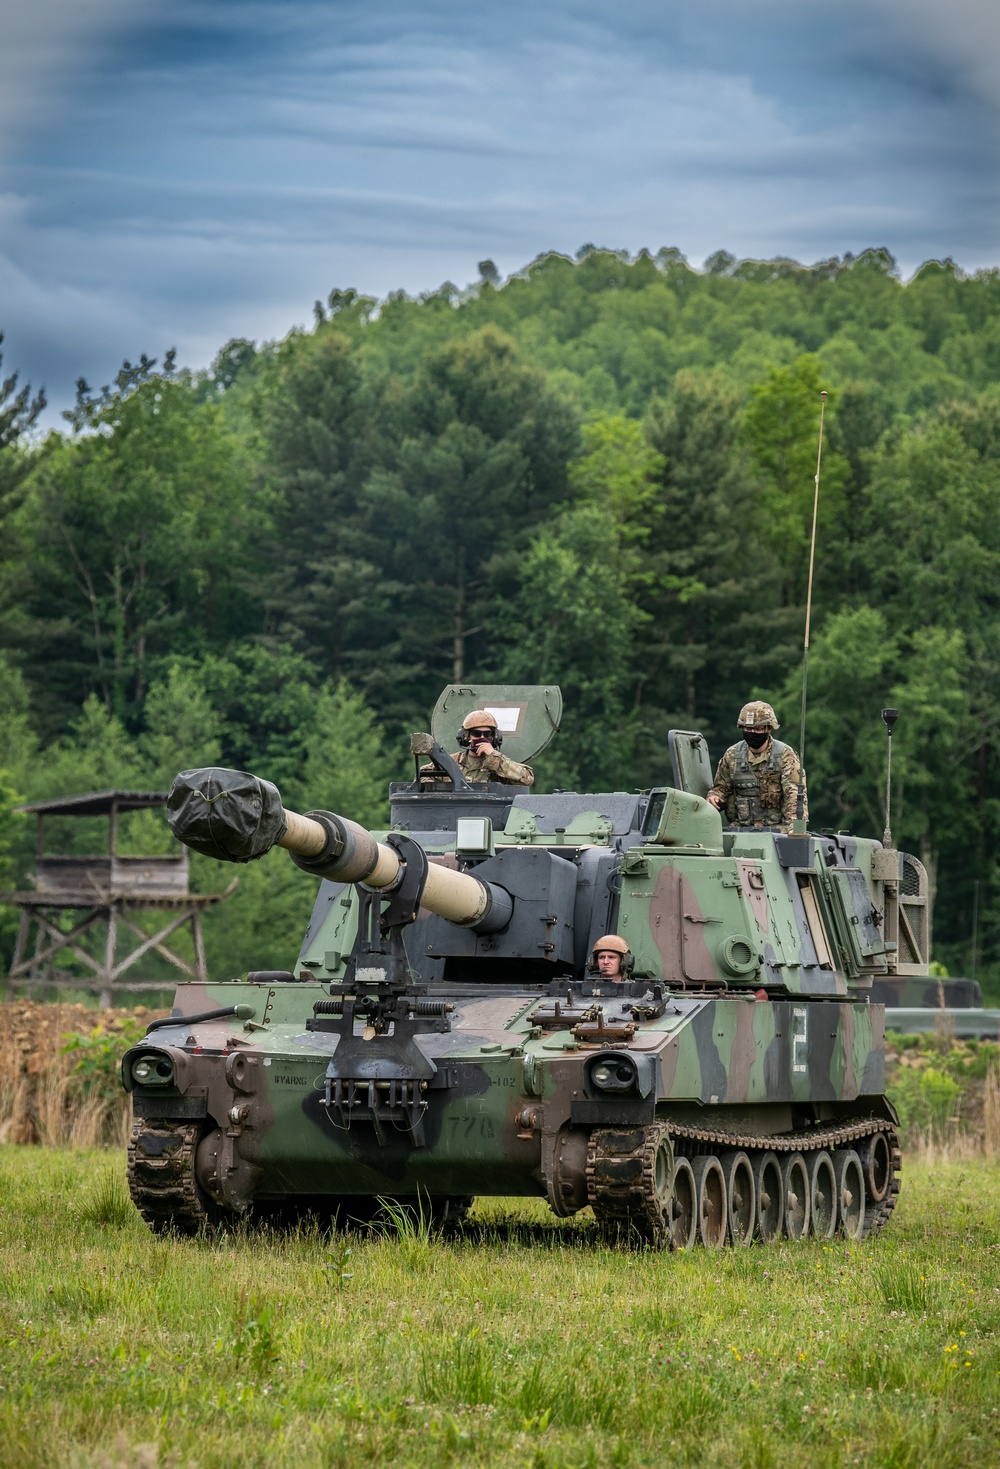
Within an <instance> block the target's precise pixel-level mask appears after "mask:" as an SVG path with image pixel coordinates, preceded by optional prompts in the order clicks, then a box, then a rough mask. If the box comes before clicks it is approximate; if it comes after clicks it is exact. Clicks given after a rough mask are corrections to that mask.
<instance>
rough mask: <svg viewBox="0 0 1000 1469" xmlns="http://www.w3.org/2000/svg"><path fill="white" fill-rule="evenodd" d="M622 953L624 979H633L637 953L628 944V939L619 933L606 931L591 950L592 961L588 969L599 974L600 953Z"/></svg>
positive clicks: (622, 975) (622, 974)
mask: <svg viewBox="0 0 1000 1469" xmlns="http://www.w3.org/2000/svg"><path fill="white" fill-rule="evenodd" d="M602 952H603V953H609V952H610V953H612V954H621V956H622V972H621V977H622V979H631V978H632V970H633V969H634V968H635V955H634V954H633V953H632V950H631V949H630V948H629V946H628V942H627V940H626V939H623V938H622V936H621V934H619V933H606V934H604V935H603V937H602V938H599V939H598V940H597V942H596V943H595V944H594V947H593V948H592V949H591V951H590V963H589V964H588V965H587V969H588V971H589V972H590V973H591V974H597V973H598V968H597V956H598V954H600V953H602Z"/></svg>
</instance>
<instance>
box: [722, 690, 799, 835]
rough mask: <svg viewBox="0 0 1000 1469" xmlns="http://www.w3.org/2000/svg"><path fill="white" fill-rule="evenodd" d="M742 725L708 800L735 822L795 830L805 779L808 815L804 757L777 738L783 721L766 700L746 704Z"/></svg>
mask: <svg viewBox="0 0 1000 1469" xmlns="http://www.w3.org/2000/svg"><path fill="white" fill-rule="evenodd" d="M737 725H738V728H739V731H740V733H741V734H742V736H743V738H742V739H741V740H738V741H737V742H736V744H735V745H730V746H729V749H728V750H727V751H726V753H725V754H724V755H723V757H722V759H721V760H720V761H719V768H718V769H717V770H716V772H715V784H714V785H713V787H712V789H711V790H710V791H709V793H708V799H709V801H711V803H712V805H713V806H715V807H717V808H718V809H719V810H720V811H723V812H724V813H725V816H726V821H727V823H728V825H730V826H735V827H742V828H744V829H751V830H752V829H753V828H760V827H766V826H777V827H783V828H784V830H785V831H789V832H790V831H791V830H792V822H793V821H794V820H795V818H796V815H797V814H798V810H797V808H798V798H799V782H800V780H801V783H802V816H803V818H804V819H808V816H809V807H808V804H807V801H806V793H805V781H806V778H805V773H804V771H802V768H801V766H800V765H799V757H798V756H797V755H796V753H795V751H794V750H793V749H792V747H791V746H790V745H784V744H782V742H781V741H780V740H776V739H775V738H774V736H773V734H772V730H776V729H778V728H779V725H778V721H777V719H776V717H775V713H774V710H773V709H772V708H771V706H770V704H765V703H764V702H763V700H761V699H757V700H755V701H754V702H753V703H750V704H744V706H743V708H742V709H741V710H740V717H739V720H738V721H737Z"/></svg>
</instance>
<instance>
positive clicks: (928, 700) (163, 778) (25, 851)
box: [0, 247, 1000, 976]
mask: <svg viewBox="0 0 1000 1469" xmlns="http://www.w3.org/2000/svg"><path fill="white" fill-rule="evenodd" d="M480 274H481V279H480V281H479V282H478V283H477V284H476V285H475V286H474V287H472V288H470V289H467V290H459V289H457V288H455V287H453V286H451V285H448V284H446V285H445V286H443V287H442V288H441V289H440V291H438V292H435V293H433V294H431V295H428V296H426V297H424V298H421V299H419V300H413V299H409V298H407V297H405V296H403V295H395V296H390V297H389V298H388V300H386V301H383V302H376V301H374V300H371V299H367V298H363V297H358V296H357V295H356V294H355V293H354V292H353V291H334V292H332V293H331V295H330V298H329V300H328V301H327V302H326V303H317V306H316V313H315V318H316V319H315V324H314V326H313V328H312V329H311V330H308V331H294V332H292V333H291V334H290V335H289V336H288V337H287V338H286V339H285V340H284V341H282V342H279V343H272V344H267V345H263V346H256V345H255V344H253V343H250V342H246V341H235V342H230V343H229V344H228V345H227V346H226V347H225V348H223V350H222V351H221V352H220V354H219V356H218V358H217V360H216V362H215V364H214V365H213V368H212V369H211V371H210V372H209V373H207V374H192V373H189V372H186V371H184V370H180V369H178V368H177V367H176V366H175V365H174V363H173V360H172V358H170V356H169V354H168V357H167V358H166V359H165V360H163V361H162V362H161V363H160V364H159V365H157V364H155V363H150V362H148V361H145V360H144V361H143V362H142V363H140V364H139V366H138V367H128V366H127V365H126V367H125V368H124V369H123V371H122V373H121V374H120V375H119V378H118V380H117V382H116V383H115V384H114V385H112V386H111V387H109V388H106V389H103V390H100V391H92V390H91V389H90V388H88V387H87V385H86V384H81V387H80V392H79V397H78V402H77V406H76V410H75V412H74V413H73V415H72V421H71V422H70V423H69V424H67V427H66V430H65V432H64V433H62V434H50V435H49V436H48V437H47V438H46V439H44V441H41V442H40V441H38V440H37V437H35V436H33V435H32V433H31V432H30V426H31V423H32V420H33V417H34V416H35V413H36V409H37V401H34V402H33V400H32V399H31V397H30V395H28V394H24V393H22V394H21V395H20V396H18V392H17V388H16V385H15V384H13V383H12V382H10V381H8V382H7V383H6V384H5V385H4V394H3V399H2V402H0V491H2V505H3V536H2V542H0V557H2V570H0V648H2V650H3V664H2V668H0V680H2V697H3V703H4V706H5V711H6V717H5V719H4V722H3V726H2V730H0V767H2V771H3V773H2V777H0V779H2V782H3V790H2V792H0V796H2V823H0V843H2V844H3V847H4V850H5V852H6V858H5V861H6V873H5V874H4V876H3V880H4V882H6V883H9V882H14V881H20V880H21V879H22V874H23V872H24V871H26V870H30V866H31V834H30V833H27V832H25V831H24V829H23V822H22V821H21V820H20V819H19V818H17V817H16V816H12V815H11V814H10V809H9V808H10V805H11V804H12V802H13V801H14V799H15V798H16V797H18V796H20V797H30V798H37V797H40V796H45V795H50V794H55V793H59V792H64V791H73V790H84V789H88V788H94V787H98V786H103V785H108V784H117V783H125V784H143V785H145V784H147V783H152V784H154V785H164V784H165V783H166V782H168V781H169V779H170V777H171V775H172V774H173V772H174V771H175V770H176V769H177V768H178V767H179V766H180V765H182V764H185V763H194V762H203V761H215V760H219V761H222V762H225V763H229V764H234V765H239V766H243V767H249V768H252V769H257V770H259V771H260V772H261V773H262V774H266V775H268V776H270V777H272V778H273V779H275V780H276V781H277V782H278V783H279V785H280V786H281V788H282V791H283V792H284V793H285V794H286V796H287V798H288V800H289V802H290V803H294V802H299V801H302V802H306V803H308V804H309V805H320V806H326V807H331V808H334V809H336V808H338V807H339V808H342V809H344V810H345V811H347V812H348V813H349V814H351V815H353V816H355V817H358V818H359V819H361V820H366V821H373V822H374V821H377V820H378V819H379V818H380V814H381V813H382V812H383V811H384V791H385V784H386V781H387V780H388V779H389V778H390V776H392V775H400V776H402V775H405V774H406V772H407V770H408V768H409V759H408V756H407V754H406V749H407V745H406V736H407V733H408V731H409V730H410V729H414V728H423V727H426V724H427V720H428V713H429V710H430V707H431V705H432V704H433V702H434V699H435V697H436V695H437V693H438V692H439V690H440V688H441V687H442V685H443V684H444V683H446V682H448V681H449V680H451V679H453V678H468V679H476V680H484V679H491V680H492V679H495V678H502V677H511V678H517V679H523V680H547V681H548V680H551V681H558V682H559V683H560V684H561V685H562V687H563V692H564V696H565V707H566V713H565V721H564V729H563V732H562V734H561V735H560V736H559V737H558V739H557V740H556V741H555V742H554V744H553V745H552V746H551V747H550V749H549V751H548V752H547V753H546V754H545V755H544V756H543V757H542V758H541V760H540V761H539V766H538V776H539V781H540V784H542V786H543V788H544V787H546V786H549V787H551V786H571V785H576V784H577V783H582V784H584V785H586V786H589V787H591V788H597V789H601V788H604V789H607V788H608V787H611V788H631V787H634V786H648V785H650V784H652V783H654V782H656V783H660V782H663V781H664V780H666V779H668V778H669V760H668V757H667V754H666V736H667V730H668V728H669V727H670V726H671V725H680V726H682V727H684V728H700V729H704V730H705V731H706V733H707V734H708V736H709V739H710V743H711V746H712V750H713V754H714V755H716V756H717V755H718V754H720V753H721V751H722V749H723V748H724V746H725V745H726V744H727V743H728V742H729V741H730V739H731V738H733V737H734V732H733V726H734V722H735V717H736V713H737V711H738V709H739V707H740V705H741V704H742V703H743V702H744V700H745V699H746V698H748V697H749V696H751V694H754V693H761V694H765V695H766V696H767V697H769V698H772V699H773V701H774V702H775V704H776V705H777V708H778V713H779V717H780V718H781V719H782V722H783V727H784V729H783V732H784V734H785V735H786V736H787V737H788V738H789V739H790V740H791V741H792V742H793V743H795V742H797V739H798V701H799V687H800V677H801V646H802V629H803V616H804V599H805V590H806V574H807V563H808V535H809V517H810V513H811V506H812V492H813V474H814V471H815V456H816V438H817V429H818V421H819V394H820V390H821V388H824V389H826V390H827V391H828V393H829V397H828V400H827V410H826V427H827V438H826V446H825V451H824V460H823V478H822V500H821V508H820V525H819V541H818V553H817V572H816V590H815V622H814V641H813V649H812V653H811V657H810V720H809V735H808V751H807V755H808V758H807V766H808V773H809V782H810V798H811V806H812V813H813V820H814V824H815V825H816V826H818V827H819V826H829V827H841V828H845V829H849V830H856V831H858V832H862V833H866V834H869V835H881V830H882V812H881V799H882V789H883V784H884V749H883V746H884V731H883V727H882V725H881V722H880V720H879V710H880V708H881V707H882V705H883V704H895V705H898V706H899V708H900V710H901V718H900V722H899V725H898V727H897V735H896V753H895V758H894V767H893V768H894V775H895V777H896V779H895V782H894V785H895V791H894V800H895V807H894V821H893V826H894V831H895V834H896V837H897V839H898V840H899V841H900V842H902V843H903V844H904V845H906V846H908V847H909V848H910V849H911V850H913V851H916V852H918V853H919V854H920V855H921V856H922V858H923V860H924V861H925V862H926V863H927V864H928V866H929V868H930V870H931V872H932V875H933V878H934V880H935V882H936V885H937V903H936V927H935V954H936V957H937V958H939V959H940V960H942V961H943V962H944V963H945V964H947V965H948V966H949V967H950V968H951V970H952V972H955V973H960V972H966V973H967V972H968V970H969V966H970V963H971V958H972V955H971V915H972V905H973V894H974V883H975V882H976V881H977V880H978V882H979V884H980V887H979V908H980V975H981V976H982V975H983V971H984V969H985V971H986V972H987V974H997V975H1000V873H998V849H1000V780H998V769H1000V761H998V754H1000V751H998V743H1000V677H998V672H1000V599H998V592H1000V576H998V570H1000V567H998V558H1000V387H998V380H1000V272H998V271H989V272H980V273H978V274H976V275H975V276H968V277H967V276H965V275H963V273H962V272H961V271H960V270H959V269H958V268H957V267H955V266H954V265H952V264H951V262H945V263H944V264H940V263H930V264H928V265H925V266H924V267H923V268H922V269H921V270H920V271H919V272H918V273H917V275H916V276H915V278H914V279H913V280H912V281H910V282H909V283H908V284H905V285H904V284H902V283H901V281H900V280H899V279H898V277H897V275H896V273H895V269H894V264H893V261H892V259H891V258H890V257H889V256H888V255H887V254H886V253H885V252H883V251H870V252H867V253H865V254H864V255H862V256H860V257H858V258H852V257H847V258H845V259H844V260H833V261H829V262H825V263H824V264H822V265H819V266H815V267H812V268H804V267H801V266H799V265H797V264H795V263H794V262H790V261H776V262H767V263H760V262H752V261H742V262H737V261H735V260H734V259H733V258H732V257H731V256H728V255H726V254H724V253H720V254H718V255H716V256H714V257H713V258H712V259H711V260H710V261H708V262H707V263H706V267H705V269H704V270H703V271H701V272H699V271H696V270H693V269H691V268H690V267H689V266H688V265H687V264H686V263H685V262H684V260H683V259H682V258H681V257H680V256H679V255H678V254H677V253H676V252H673V251H661V252H660V254H659V255H658V256H656V257H651V256H650V255H648V254H646V253H643V254H641V255H640V256H638V257H637V258H635V259H631V258H629V257H628V256H627V255H626V254H624V253H621V254H619V253H616V252H613V251H608V250H596V249H593V248H592V247H586V248H585V249H584V250H582V251H581V252H580V255H579V257H578V259H577V260H576V261H571V260H568V259H566V258H564V257H561V256H555V255H548V256H543V257H540V258H539V259H538V260H536V261H535V262H534V263H533V264H532V265H531V266H529V267H528V268H526V269H525V270H524V271H523V272H522V273H521V274H519V275H518V276H516V277H514V278H512V279H510V280H509V281H507V282H506V283H501V282H500V281H499V279H498V277H497V273H496V271H495V269H494V267H493V266H492V264H491V262H489V261H486V262H484V263H483V265H482V266H481V267H480ZM11 365H12V364H8V367H10V366H11ZM13 366H16V364H13ZM148 820H149V818H146V821H147V822H148ZM152 839H153V838H152V836H151V835H150V831H149V829H148V827H144V826H143V824H142V823H139V822H138V821H137V822H136V829H135V831H134V832H132V833H131V834H130V836H129V840H131V841H133V842H134V843H135V844H136V845H137V846H141V845H142V844H143V843H148V842H149V841H150V840H152ZM80 840H85V834H84V835H82V836H81V837H80ZM196 875H197V880H198V882H199V883H200V884H201V885H202V886H203V887H205V888H213V887H217V886H222V885H223V880H224V879H225V880H228V877H229V873H225V874H223V873H221V872H219V871H218V870H217V869H213V868H212V867H211V865H210V864H208V863H204V864H199V865H197V869H196ZM311 889H312V884H311V883H310V882H309V880H307V879H305V878H304V877H303V876H302V875H301V874H299V873H297V872H294V871H291V870H286V866H285V864H284V863H283V862H282V860H281V859H280V856H279V857H278V858H275V859H273V860H272V859H266V860H265V862H264V863H262V864H258V865H257V866H255V867H254V868H253V869H244V870H243V871H242V877H241V887H240V890H239V893H238V895H237V896H236V897H235V898H234V899H233V900H232V901H231V902H230V903H228V904H227V905H226V906H225V908H224V909H222V910H220V911H219V912H218V913H215V914H213V915H212V917H211V919H210V920H209V923H208V928H209V960H210V964H211V965H212V966H213V967H214V969H215V972H216V973H218V974H224V973H227V972H237V971H239V970H240V969H243V968H246V967H247V965H248V964H253V965H255V966H257V965H261V966H264V965H268V964H276V965H277V964H281V965H284V964H287V963H288V962H290V960H291V959H292V958H293V957H294V953H295V949H296V944H297V937H298V931H299V929H300V927H301V924H302V922H303V921H304V916H305V913H306V912H307V911H308V907H309V903H310V899H311ZM7 911H8V912H9V910H7ZM10 931H11V924H10V921H9V920H8V921H7V927H6V929H5V930H4V934H3V935H0V937H4V935H5V936H6V937H5V938H4V941H5V942H8V943H9V938H10Z"/></svg>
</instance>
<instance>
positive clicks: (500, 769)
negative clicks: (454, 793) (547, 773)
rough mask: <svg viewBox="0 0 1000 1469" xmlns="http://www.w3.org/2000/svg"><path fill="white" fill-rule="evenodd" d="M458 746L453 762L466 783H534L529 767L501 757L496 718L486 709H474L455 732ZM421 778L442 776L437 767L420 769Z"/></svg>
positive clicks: (426, 766) (510, 784) (501, 740)
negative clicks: (459, 746) (471, 781)
mask: <svg viewBox="0 0 1000 1469" xmlns="http://www.w3.org/2000/svg"><path fill="white" fill-rule="evenodd" d="M458 743H459V744H460V745H461V746H462V747H463V748H462V749H461V750H459V751H458V753H457V754H456V755H454V756H453V757H452V758H453V759H454V761H455V764H456V765H460V766H461V768H462V771H463V773H464V775H465V778H466V780H495V781H499V783H500V784H501V785H506V786H530V785H534V783H535V772H534V771H533V770H532V768H531V766H530V765H522V764H521V763H520V761H518V760H511V759H510V757H509V756H508V755H501V753H500V746H501V744H502V743H503V735H502V734H501V733H500V727H499V725H498V724H497V722H496V719H495V717H494V716H493V715H492V714H490V713H488V711H487V710H485V709H473V711H472V713H471V714H467V715H466V717H465V719H463V721H462V728H461V729H460V730H459V732H458ZM420 774H421V775H422V776H430V777H431V778H433V777H435V776H437V777H438V778H440V775H441V772H440V771H439V770H438V768H437V766H436V765H422V766H421V767H420Z"/></svg>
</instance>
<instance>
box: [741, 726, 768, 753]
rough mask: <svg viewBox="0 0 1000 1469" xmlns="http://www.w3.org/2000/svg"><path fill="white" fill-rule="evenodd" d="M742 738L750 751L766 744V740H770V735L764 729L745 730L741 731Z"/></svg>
mask: <svg viewBox="0 0 1000 1469" xmlns="http://www.w3.org/2000/svg"><path fill="white" fill-rule="evenodd" d="M743 738H744V739H745V740H746V742H747V744H748V745H749V746H750V748H751V750H759V749H760V748H761V746H762V745H766V744H767V742H768V740H769V739H770V738H771V735H770V732H769V731H768V730H766V729H745V730H744V731H743Z"/></svg>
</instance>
